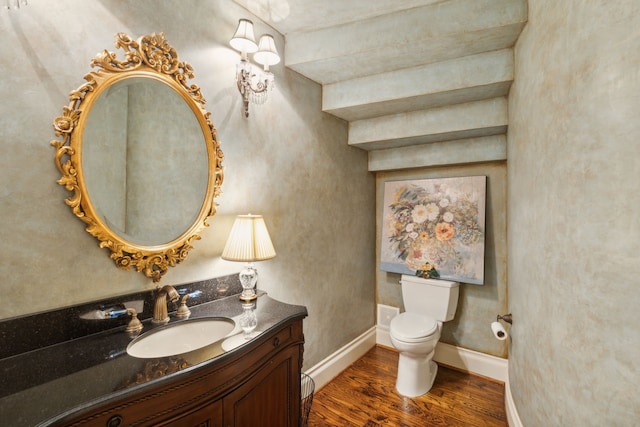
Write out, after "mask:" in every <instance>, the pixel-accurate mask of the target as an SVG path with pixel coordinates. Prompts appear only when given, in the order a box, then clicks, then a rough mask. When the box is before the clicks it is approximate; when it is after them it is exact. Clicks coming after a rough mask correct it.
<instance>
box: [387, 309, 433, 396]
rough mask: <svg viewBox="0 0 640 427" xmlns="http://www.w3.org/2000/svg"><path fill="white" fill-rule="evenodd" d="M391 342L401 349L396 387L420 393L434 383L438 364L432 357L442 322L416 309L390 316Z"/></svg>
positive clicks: (410, 393) (407, 392) (404, 394)
mask: <svg viewBox="0 0 640 427" xmlns="http://www.w3.org/2000/svg"><path fill="white" fill-rule="evenodd" d="M389 329H390V335H391V344H393V346H394V347H395V348H396V349H397V350H398V352H399V353H400V356H399V359H398V376H397V379H396V390H398V393H400V394H402V395H403V396H407V397H416V396H421V395H423V394H425V393H427V392H428V391H429V390H430V389H431V387H432V386H433V382H434V381H435V379H436V374H437V373H438V365H436V363H435V362H434V361H433V355H434V353H435V349H436V344H438V341H439V340H440V332H441V330H442V322H436V321H435V320H434V319H432V318H430V317H427V316H422V315H419V314H416V313H402V314H400V315H398V316H396V317H394V318H393V319H392V320H391V325H390V328H389Z"/></svg>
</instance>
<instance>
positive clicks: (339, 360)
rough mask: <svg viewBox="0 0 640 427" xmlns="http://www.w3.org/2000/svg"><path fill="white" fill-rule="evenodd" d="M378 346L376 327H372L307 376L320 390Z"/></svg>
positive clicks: (326, 359) (323, 361) (313, 368)
mask: <svg viewBox="0 0 640 427" xmlns="http://www.w3.org/2000/svg"><path fill="white" fill-rule="evenodd" d="M375 345H376V327H375V326H374V327H372V328H371V329H369V330H368V331H366V332H365V333H363V334H362V335H360V336H359V337H357V338H356V339H355V340H353V341H351V342H350V343H348V344H347V345H345V346H344V347H342V348H341V349H339V350H338V351H336V352H335V353H333V354H331V355H329V356H328V357H327V358H325V359H324V360H322V361H321V362H320V363H318V364H317V365H315V366H313V367H312V368H311V369H309V370H308V371H307V372H306V374H307V375H309V376H310V377H311V378H313V381H314V382H315V389H316V390H319V389H321V388H322V387H324V386H325V385H326V384H327V383H328V382H329V381H331V380H332V379H334V378H335V377H337V376H338V374H340V372H342V371H344V370H345V369H347V368H348V367H349V366H350V365H351V364H352V363H353V362H355V361H356V360H358V359H360V358H361V357H362V356H364V355H365V354H366V353H367V352H368V351H369V350H371V349H372V348H373V347H374V346H375Z"/></svg>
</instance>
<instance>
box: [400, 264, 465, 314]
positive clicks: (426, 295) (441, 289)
mask: <svg viewBox="0 0 640 427" xmlns="http://www.w3.org/2000/svg"><path fill="white" fill-rule="evenodd" d="M400 283H401V284H402V301H403V302H404V309H405V311H408V312H411V313H418V314H423V315H425V316H429V317H432V318H433V319H435V320H439V321H441V322H446V321H449V320H451V319H453V317H454V316H455V314H456V308H457V307H458V293H459V291H460V283H458V282H450V281H448V280H439V279H423V278H422V277H417V276H408V275H405V274H403V275H402V280H400Z"/></svg>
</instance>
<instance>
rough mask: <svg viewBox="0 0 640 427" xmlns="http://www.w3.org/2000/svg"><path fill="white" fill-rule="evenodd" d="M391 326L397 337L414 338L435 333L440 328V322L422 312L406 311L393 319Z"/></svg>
mask: <svg viewBox="0 0 640 427" xmlns="http://www.w3.org/2000/svg"><path fill="white" fill-rule="evenodd" d="M389 328H390V329H391V330H393V332H392V333H393V335H395V336H396V337H398V338H400V339H406V340H412V339H417V338H424V337H428V336H429V335H433V333H434V332H435V331H436V330H437V329H438V322H436V320H435V319H432V318H431V317H428V316H423V315H422V314H417V313H407V312H404V313H402V314H400V315H398V316H396V317H394V318H393V319H391V324H390V325H389Z"/></svg>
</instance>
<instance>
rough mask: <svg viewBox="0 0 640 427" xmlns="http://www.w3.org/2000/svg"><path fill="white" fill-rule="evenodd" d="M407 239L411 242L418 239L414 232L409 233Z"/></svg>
mask: <svg viewBox="0 0 640 427" xmlns="http://www.w3.org/2000/svg"><path fill="white" fill-rule="evenodd" d="M409 237H410V238H411V239H413V240H415V239H417V238H418V233H416V232H415V231H413V232H411V233H409Z"/></svg>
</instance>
